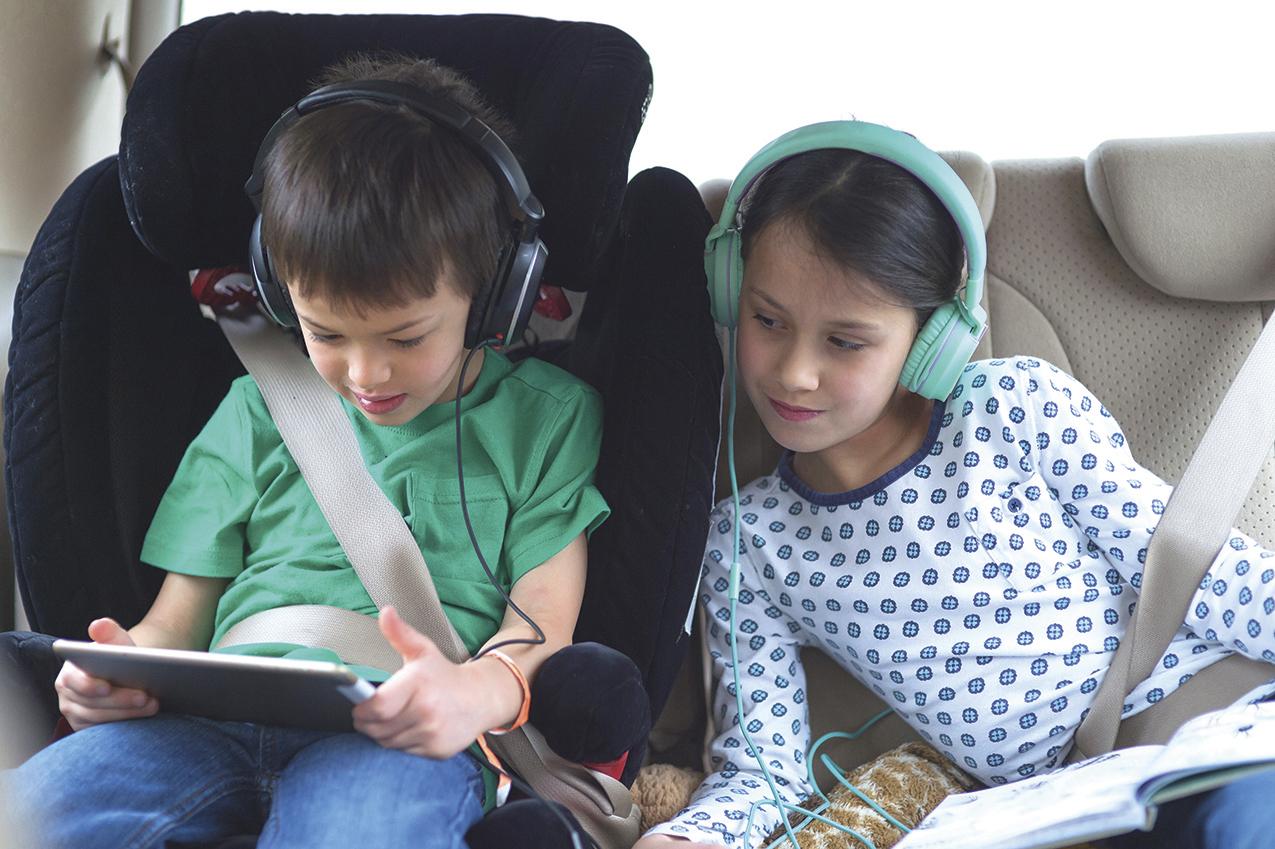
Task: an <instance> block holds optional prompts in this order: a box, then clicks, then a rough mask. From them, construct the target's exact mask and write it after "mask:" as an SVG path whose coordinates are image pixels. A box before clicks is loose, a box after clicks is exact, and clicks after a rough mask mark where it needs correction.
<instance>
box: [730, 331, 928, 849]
mask: <svg viewBox="0 0 1275 849" xmlns="http://www.w3.org/2000/svg"><path fill="white" fill-rule="evenodd" d="M735 329H736V328H735V327H729V328H727V339H728V340H729V341H728V346H727V347H728V354H727V357H728V359H727V364H726V371H727V377H728V379H729V388H728V390H727V392H728V395H727V398H728V399H729V400H728V403H727V413H726V462H727V464H728V466H729V469H730V491H731V501H732V504H733V505H734V510H735V514H734V521H733V522H732V526H733V542H732V547H731V562H730V585H729V588H728V590H727V593H728V595H729V598H730V621H729V622H728V623H727V638H728V642H729V643H730V662H731V674H732V676H733V678H734V681H735V716H736V718H737V719H738V721H739V732H740V734H741V735H742V736H743V738H744V745H745V746H747V751H749V752H751V753H752V756H753V758H754V759H755V760H756V761H757V766H759V767H760V768H761V774H762V776H763V777H764V778H765V779H766V785H767V786H768V787H769V788H770V794H771V797H772V798H770V799H761V800H758V801H756V802H753V803H752V804H751V805H750V806H749V808H748V821H747V825H746V826H745V831H744V849H748V840H749V837H750V835H751V834H752V831H753V817H754V815H756V813H757V810H758V809H759V808H761V807H763V806H765V805H771V804H773V805H774V806H775V807H776V808H777V809H778V811H779V816H780V821H781V822H782V823H783V826H784V834H785V836H786V838H787V840H788V843H789V845H790V846H791V847H792V849H801V848H800V844H798V843H797V836H796V833H795V832H796V831H800V830H801V829H803V828H805V827H806V826H807V825H809V824H810V823H811V822H812V821H814V820H818V821H819V822H822V823H825V824H827V825H829V826H831V827H832V828H835V829H837V830H838V831H841V832H844V833H845V834H848V835H850V836H851V837H853V838H854V839H855V840H858V841H859V842H860V843H862V844H863V845H864V846H866V847H868V849H876V845H875V844H874V843H873V842H872V841H871V840H869V839H868V838H867V837H864V836H863V835H861V834H859V833H858V832H857V831H855V830H854V829H852V828H850V827H849V826H846V825H843V824H841V823H839V822H834V821H833V820H831V819H828V818H827V817H825V816H822V815H821V813H820V811H823V810H826V809H827V808H828V807H830V806H831V804H832V803H831V801H830V800H829V799H828V797H827V796H826V795H824V793H823V791H822V790H820V789H819V785H818V784H817V783H816V782H815V774H814V766H813V759H814V754H815V752H817V751H818V750H819V747H820V746H821V745H823V743H824V742H825V741H826V740H830V739H833V738H840V739H845V740H853V739H855V738H856V737H858V736H859V735H860V734H863V733H864V732H865V731H867V730H868V729H869V728H871V727H872V726H873V725H875V724H876V723H877V722H879V721H880V720H882V719H884V718H885V717H887V716H889V715H890V714H891V713H893V711H891V710H890V709H889V708H886V709H885V710H883V711H881V712H880V713H878V714H877V715H876V716H874V717H872V718H871V719H870V720H868V721H867V723H865V724H864V725H863V726H862V727H861V728H859V729H858V730H857V731H854V732H851V733H846V732H843V731H834V732H831V733H828V734H825V735H823V736H822V737H820V738H819V739H818V740H817V741H815V744H814V745H813V746H811V747H810V750H809V751H808V753H807V756H806V776H807V779H808V781H809V782H810V786H811V787H813V788H814V789H815V793H816V794H817V795H818V796H819V798H820V799H822V800H823V802H824V804H823V805H822V806H821V807H820V809H819V810H818V811H808V810H806V809H804V808H800V807H798V806H796V805H790V804H788V803H786V802H784V800H783V798H782V797H781V796H780V795H779V788H778V787H776V786H775V780H774V777H773V776H771V774H770V770H769V769H768V768H767V766H766V762H765V760H764V759H763V758H762V756H761V752H760V751H758V749H757V746H756V745H754V743H753V739H752V736H751V735H750V734H749V733H748V727H747V723H746V722H745V719H744V690H743V687H742V685H741V683H740V680H739V640H738V634H737V632H736V630H735V622H736V618H737V617H736V608H737V605H738V603H739V581H740V578H739V546H740V542H741V540H740V532H739V509H740V504H739V479H738V477H737V475H736V474H735V409H736V402H737V397H738V393H737V389H736V383H735V342H736V340H735ZM807 724H809V723H807ZM820 760H821V763H823V765H824V767H825V768H827V770H828V771H829V772H830V773H832V775H833V776H834V777H835V778H836V779H837V782H838V783H840V784H841V785H842V786H844V787H845V788H846V789H847V790H849V791H850V792H851V793H853V794H854V795H855V796H857V797H858V798H859V799H861V800H863V801H864V802H866V803H867V804H868V805H869V806H870V807H871V808H872V810H874V811H875V812H876V813H878V814H879V815H881V816H882V817H884V818H885V820H886V822H888V823H890V824H891V825H892V826H894V827H895V828H897V829H899V830H900V831H901V832H903V833H904V834H907V833H908V832H909V831H911V829H909V828H908V827H907V826H906V825H904V824H903V823H901V822H899V821H898V820H897V819H895V818H894V817H893V816H891V815H890V814H889V813H888V812H886V810H885V809H884V808H882V807H881V806H880V805H878V804H877V803H876V802H874V801H873V800H872V799H870V798H868V796H867V795H866V794H865V793H863V791H861V790H859V788H857V787H855V786H854V785H853V784H851V783H850V781H849V780H847V779H846V777H845V775H844V774H842V772H841V771H840V770H839V769H837V767H836V765H835V764H834V763H833V762H832V759H831V758H829V757H828V756H827V755H821V756H820ZM792 811H797V812H800V813H802V814H805V815H806V819H805V820H804V821H803V822H802V823H801V824H800V825H798V826H797V828H796V829H795V830H794V829H793V827H792V824H791V823H790V822H789V821H788V813H789V812H792Z"/></svg>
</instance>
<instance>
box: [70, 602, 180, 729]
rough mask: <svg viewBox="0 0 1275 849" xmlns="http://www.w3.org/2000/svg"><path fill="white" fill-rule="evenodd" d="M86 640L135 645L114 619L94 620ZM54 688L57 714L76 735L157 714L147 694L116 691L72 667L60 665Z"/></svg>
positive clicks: (133, 691)
mask: <svg viewBox="0 0 1275 849" xmlns="http://www.w3.org/2000/svg"><path fill="white" fill-rule="evenodd" d="M89 638H90V639H91V640H93V642H95V643H105V644H108V645H114V646H131V645H135V643H134V642H133V638H132V637H130V636H129V635H128V632H127V631H125V630H124V629H123V628H121V627H120V625H119V623H117V622H116V621H115V620H114V619H95V620H93V621H92V622H91V623H89ZM53 687H54V689H56V690H57V694H58V710H59V711H61V712H62V715H63V716H65V717H66V720H67V722H68V723H70V725H71V727H72V728H74V729H75V730H76V731H79V730H80V729H81V728H88V727H89V726H90V725H100V724H102V723H104V722H118V721H119V720H121V719H136V718H137V717H141V716H152V715H153V714H155V713H157V712H158V711H159V702H158V701H157V700H156V699H155V697H154V696H151V695H150V694H149V693H147V692H145V691H143V690H134V689H131V688H128V687H116V686H115V685H113V684H112V683H111V682H110V681H107V680H105V679H103V678H95V677H93V676H92V675H89V674H88V673H87V672H85V671H84V670H82V669H80V668H79V667H77V666H76V665H75V664H73V663H64V664H62V670H61V671H60V672H59V673H58V677H57V679H56V680H55V681H54V682H53Z"/></svg>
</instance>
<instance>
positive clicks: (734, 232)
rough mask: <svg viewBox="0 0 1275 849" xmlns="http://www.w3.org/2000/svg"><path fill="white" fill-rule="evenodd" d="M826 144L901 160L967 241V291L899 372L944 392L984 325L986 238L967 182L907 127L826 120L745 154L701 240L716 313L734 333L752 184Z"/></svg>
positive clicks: (930, 390)
mask: <svg viewBox="0 0 1275 849" xmlns="http://www.w3.org/2000/svg"><path fill="white" fill-rule="evenodd" d="M826 149H835V150H854V151H859V152H861V153H866V154H869V155H871V156H876V157H879V158H881V159H884V160H886V161H887V162H890V163H892V164H894V165H897V166H899V167H900V168H902V169H904V170H905V171H907V172H909V173H910V174H912V176H914V177H916V178H917V179H918V180H920V181H921V183H922V184H924V185H925V186H926V187H927V188H929V189H930V191H931V192H933V193H934V195H935V196H936V197H937V198H938V199H939V201H940V202H941V203H942V204H943V206H944V208H946V209H947V211H948V213H949V214H950V215H951V216H952V220H953V221H955V222H956V226H957V229H958V231H959V232H960V234H961V240H962V241H963V242H964V245H965V258H966V274H965V281H964V288H965V293H964V297H962V296H961V295H960V293H959V292H958V293H957V294H956V295H955V296H954V297H953V298H952V299H951V300H950V301H948V302H947V303H944V304H942V305H941V306H939V307H938V308H937V309H936V310H935V311H934V313H933V314H932V315H931V316H930V318H929V320H927V321H926V323H925V326H924V327H922V328H921V329H920V332H919V333H918V334H917V337H916V340H915V341H914V342H913V345H912V350H911V351H910V352H909V354H908V357H907V360H906V361H905V362H904V366H903V371H902V373H901V374H900V377H899V381H900V383H902V384H903V385H904V386H905V387H907V388H908V389H910V390H912V391H914V392H917V393H918V394H921V395H923V396H925V397H927V398H935V399H943V398H946V397H947V396H948V394H949V393H950V392H951V391H952V388H953V387H954V386H955V385H956V381H957V379H958V378H959V376H960V372H961V370H962V369H963V368H964V367H965V365H966V363H968V362H969V360H970V357H971V356H972V355H973V353H974V350H975V348H976V347H977V346H978V342H979V340H980V339H981V338H982V336H983V333H984V332H985V331H986V330H987V313H986V312H985V311H984V309H983V306H982V303H981V301H982V297H983V278H984V275H985V271H986V266H987V243H986V238H985V235H984V233H983V219H982V216H981V215H980V214H979V211H978V205H977V204H975V203H974V198H973V196H971V195H970V193H969V189H967V188H966V187H965V183H964V182H962V181H961V178H960V177H958V176H957V174H956V172H955V171H953V170H952V168H951V166H950V165H948V164H947V163H946V162H944V161H943V158H942V157H940V156H939V155H938V154H937V153H935V152H934V151H932V150H930V149H929V148H928V147H926V146H925V145H923V144H921V143H920V142H919V141H917V140H916V139H915V138H913V137H912V136H910V135H908V134H907V133H901V132H899V131H897V130H892V129H890V128H889V127H883V126H881V125H880V124H869V123H867V122H865V121H828V122H825V123H822V124H811V125H809V126H806V127H799V128H798V129H795V130H792V131H791V132H788V133H785V134H784V135H782V136H780V137H779V138H777V139H775V140H774V141H772V142H771V143H770V144H768V145H766V146H765V147H763V148H762V149H761V150H760V151H758V152H757V154H756V155H754V156H753V157H752V158H751V159H749V160H748V163H747V164H746V165H745V166H744V168H743V170H742V171H740V173H739V176H737V177H736V178H735V180H734V182H732V183H731V187H730V191H728V192H727V193H726V201H725V203H724V204H723V205H722V212H721V215H720V216H719V217H718V220H717V223H716V224H714V225H713V228H712V229H711V230H709V232H708V237H707V238H706V239H705V241H704V270H705V272H706V273H707V276H708V291H709V303H710V305H711V307H712V311H713V318H714V319H715V320H716V321H717V323H718V324H720V325H722V326H724V327H727V328H731V329H732V332H733V328H735V326H736V325H737V324H738V321H739V298H740V292H741V289H742V287H743V276H744V263H743V256H742V245H743V239H742V235H741V227H742V226H743V222H742V221H741V219H740V214H739V207H740V204H741V203H742V201H743V199H744V198H745V197H746V196H747V194H748V192H749V191H750V190H751V189H752V187H753V184H754V183H756V182H757V180H758V179H759V178H760V177H761V176H762V175H763V174H765V173H766V172H767V171H768V170H769V169H771V168H772V167H774V166H775V165H777V164H778V163H780V162H782V161H784V160H785V159H788V158H790V157H793V156H797V155H798V154H802V153H808V152H810V151H813V150H826Z"/></svg>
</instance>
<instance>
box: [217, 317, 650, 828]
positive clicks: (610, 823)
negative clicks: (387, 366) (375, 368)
mask: <svg viewBox="0 0 1275 849" xmlns="http://www.w3.org/2000/svg"><path fill="white" fill-rule="evenodd" d="M217 322H218V325H219V326H220V327H221V329H222V332H223V333H225V335H226V338H227V339H228V340H229V341H230V344H231V346H232V347H233V348H234V350H235V353H236V354H237V355H238V356H239V359H240V360H241V361H242V362H243V364H244V366H245V367H246V368H247V369H248V371H249V373H251V374H252V376H253V379H254V380H255V381H256V383H257V386H258V388H259V389H260V390H261V394H262V397H263V398H264V399H265V401H266V406H267V408H268V409H269V411H270V415H271V418H273V419H274V422H275V425H276V427H277V428H278V429H279V433H280V435H281V436H282V437H283V441H284V444H285V445H286V446H287V448H288V451H289V453H291V455H292V457H293V459H294V460H295V461H296V463H297V467H298V468H299V469H300V471H301V474H302V476H303V477H304V479H305V481H306V484H307V485H308V486H309V487H310V491H311V493H312V494H313V495H314V499H315V501H316V502H317V503H318V505H319V509H320V510H321V511H322V512H323V515H324V517H325V518H326V519H327V521H328V524H329V525H330V526H331V528H332V532H333V534H334V535H335V536H336V538H337V540H338V541H339V542H340V543H341V547H342V549H343V550H344V551H345V554H346V556H347V557H348V558H349V560H350V563H351V565H352V566H353V567H354V569H355V571H356V573H357V574H358V576H359V579H360V580H361V581H362V582H363V585H364V587H366V588H367V591H368V595H370V596H371V597H372V600H373V601H375V602H376V605H377V608H378V609H379V608H382V607H384V606H385V605H387V604H393V605H394V607H395V608H396V609H397V610H398V611H399V612H400V613H401V614H402V616H403V619H404V620H405V621H407V622H408V623H409V624H411V625H412V627H414V628H416V629H417V630H419V631H420V632H421V633H423V634H425V635H426V636H428V637H429V638H430V639H431V640H432V641H433V642H434V643H435V644H436V645H437V646H438V647H439V649H440V650H441V651H442V652H443V653H444V654H445V655H446V656H447V657H448V658H449V659H450V660H452V661H453V662H455V663H462V662H464V661H465V660H467V659H468V658H469V652H468V650H467V649H466V648H465V646H464V644H463V643H462V642H461V640H460V637H459V635H458V634H457V633H456V630H455V629H454V628H453V627H452V624H451V622H450V620H448V618H447V616H446V614H445V613H444V612H443V608H442V604H441V603H440V601H439V598H438V593H437V591H436V590H435V588H434V583H433V581H432V580H431V578H430V576H429V569H428V567H427V566H426V564H425V558H424V556H423V555H422V553H421V550H420V547H419V546H418V545H417V543H416V540H415V538H414V537H413V536H412V533H411V531H410V530H409V529H408V527H407V524H406V523H405V522H404V521H403V517H402V516H401V515H400V514H399V512H398V510H397V509H396V508H395V507H394V505H393V504H392V503H390V500H389V499H388V498H387V497H386V496H385V494H384V492H382V491H381V489H380V487H379V486H378V485H377V484H376V481H375V480H373V478H372V476H371V474H370V473H369V472H368V470H367V466H366V465H365V464H364V461H363V457H362V454H361V452H360V451H359V447H358V442H357V441H356V439H355V435H354V428H353V426H352V425H351V424H350V421H349V419H348V418H347V417H346V413H345V410H344V409H343V408H342V406H341V403H340V401H339V399H338V398H337V396H336V394H335V393H334V392H333V391H332V390H331V388H329V387H328V385H327V384H326V383H325V382H324V381H323V379H322V378H321V377H320V376H319V374H318V372H316V371H315V370H314V367H313V366H312V365H310V363H309V361H307V360H306V358H305V357H304V356H303V355H302V354H301V352H300V351H299V350H298V349H297V347H296V345H295V344H294V343H293V342H292V340H291V339H290V338H289V337H288V336H287V334H285V333H282V332H280V331H279V330H278V328H276V327H274V326H273V325H272V324H270V323H269V321H268V320H267V319H266V318H265V317H264V316H263V315H261V314H260V313H259V312H257V310H256V309H255V308H246V307H237V308H234V309H232V310H225V311H222V312H221V313H220V314H218V315H217ZM245 642H290V643H297V644H306V645H312V646H322V647H325V648H330V649H332V650H333V651H336V652H337V653H338V654H339V655H340V656H341V657H342V658H343V659H345V660H346V662H349V663H362V664H366V665H370V666H375V667H377V668H380V669H387V670H391V671H392V670H396V669H398V668H399V667H400V666H401V665H402V658H401V657H399V655H398V654H397V653H396V652H395V651H394V650H393V649H392V648H390V646H389V644H388V643H387V642H386V640H385V638H384V636H383V635H382V634H381V632H380V628H379V627H378V626H377V623H376V620H375V619H374V618H372V617H369V616H362V615H360V614H357V613H353V612H351V611H347V610H342V609H340V608H334V607H327V606H324V605H295V606H289V607H280V608H275V609H273V610H270V611H266V612H264V613H261V614H257V615H254V616H250V617H248V618H247V619H245V620H244V621H243V622H240V623H239V624H237V625H236V626H234V627H233V628H231V629H230V630H229V631H228V632H227V633H226V635H225V636H224V637H223V638H222V640H221V641H220V642H219V643H218V647H219V648H220V647H222V646H227V645H235V644H239V643H245ZM488 743H489V745H490V746H491V747H492V749H494V750H495V752H496V753H497V755H499V757H500V758H501V759H502V760H503V761H504V762H505V763H507V764H509V765H511V766H512V768H513V769H514V771H515V772H516V773H517V774H518V775H519V776H520V777H521V778H522V779H523V780H524V781H526V782H527V783H528V784H529V785H531V787H532V788H533V789H534V790H535V791H536V793H538V794H539V795H540V796H541V797H543V798H545V799H548V800H551V801H554V802H558V803H560V804H562V805H564V806H565V807H567V808H568V809H569V810H570V811H571V812H572V813H573V814H575V816H576V817H577V819H579V821H580V823H581V825H583V826H584V828H585V830H586V831H588V833H589V835H590V836H591V837H592V838H593V840H594V841H596V842H597V844H598V845H599V847H601V849H629V847H630V846H632V845H633V843H634V842H635V841H636V840H637V837H638V833H639V830H640V821H641V812H640V810H639V809H638V807H637V805H635V804H633V798H632V795H631V794H630V792H629V789H628V788H627V787H625V786H624V784H623V783H621V782H619V781H616V780H615V779H613V778H611V777H610V776H606V775H602V774H600V773H597V772H594V771H592V770H589V769H587V768H585V767H583V766H581V765H580V764H576V763H572V762H570V761H567V760H565V759H563V758H561V757H559V756H558V755H557V754H555V753H554V752H553V751H552V750H551V749H550V748H549V747H548V745H547V744H546V743H545V740H544V737H543V736H541V734H540V733H539V732H538V731H536V730H535V728H533V727H532V726H531V725H524V726H523V727H522V728H519V729H517V730H515V731H512V732H509V733H508V734H503V735H500V736H498V737H489V739H488Z"/></svg>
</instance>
